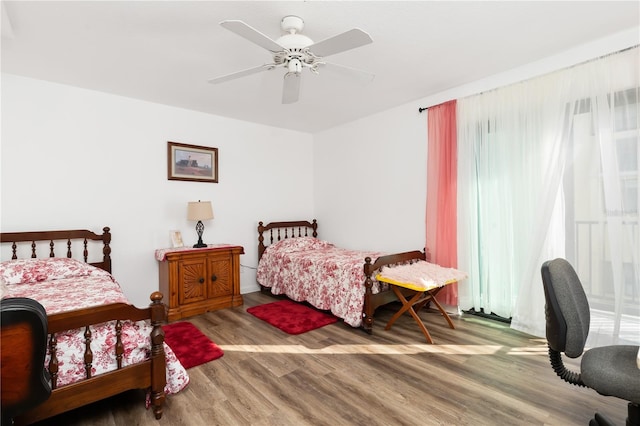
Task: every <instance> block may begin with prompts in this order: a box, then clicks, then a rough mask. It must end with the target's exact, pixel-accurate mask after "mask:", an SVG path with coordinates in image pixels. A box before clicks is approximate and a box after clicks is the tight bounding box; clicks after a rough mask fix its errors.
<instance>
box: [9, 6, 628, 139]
mask: <svg viewBox="0 0 640 426" xmlns="http://www.w3.org/2000/svg"><path fill="white" fill-rule="evenodd" d="M2 13H3V20H2V24H3V26H2V34H3V36H2V45H1V47H2V63H1V64H2V71H3V72H7V73H12V74H18V75H24V76H28V77H33V78H37V79H43V80H49V81H54V82H59V83H63V84H69V85H73V86H78V87H83V88H87V89H93V90H98V91H103V92H107V93H113V94H118V95H122V96H127V97H132V98H137V99H143V100H147V101H151V102H157V103H161V104H166V105H173V106H177V107H182V108H187V109H192V110H197V111H202V112H206V113H211V114H216V115H221V116H225V117H231V118H236V119H240V120H245V121H251V122H256V123H262V124H267V125H271V126H276V127H283V128H289V129H294V130H300V131H305V132H311V133H313V132H317V131H321V130H323V129H326V128H330V127H333V126H336V125H339V124H342V123H345V122H349V121H353V120H356V119H358V118H360V117H363V116H367V115H370V114H373V113H376V112H379V111H382V110H385V109H388V108H391V107H394V106H397V105H401V104H405V103H407V102H411V101H413V100H418V99H421V98H425V97H427V96H429V95H432V94H434V93H437V92H441V91H443V90H446V89H449V88H452V87H456V86H459V85H462V84H465V83H469V82H472V81H475V80H478V79H481V78H484V77H487V76H490V75H492V74H496V73H498V72H502V71H505V70H509V69H512V68H515V67H518V66H521V65H524V64H527V63H529V62H534V61H537V60H540V59H543V58H545V57H549V56H552V55H555V54H557V53H560V52H563V51H565V50H568V49H571V48H573V47H576V46H580V45H582V44H585V43H588V42H590V41H593V40H596V39H599V38H602V37H605V36H608V35H611V34H614V33H617V32H620V31H622V30H625V29H629V28H633V27H638V26H640V2H637V1H623V2H615V1H567V2H558V1H534V2H526V1H499V2H485V1H473V2H464V1H448V2H437V1H409V2H402V1H355V2H349V1H313V0H311V1H289V2H276V1H254V2H246V1H192V2H186V1H136V2H130V1H126V2H125V1H122V2H115V1H99V2H98V1H69V2H57V1H44V2H34V1H16V2H12V1H3V10H2ZM285 15H298V16H300V17H302V18H303V19H304V21H305V29H304V31H303V33H304V34H305V35H307V36H308V37H310V38H311V39H312V40H314V41H320V40H323V39H325V38H327V37H330V36H333V35H336V34H339V33H342V32H344V31H347V30H349V29H351V28H355V27H358V28H361V29H363V30H364V31H366V32H368V33H369V34H370V35H371V37H372V38H373V43H372V44H369V45H366V46H363V47H360V48H357V49H354V50H351V51H348V52H343V53H339V54H336V55H333V56H330V57H329V58H327V61H330V62H333V63H336V64H340V65H345V66H348V67H354V68H358V69H362V70H365V71H368V72H370V73H373V74H375V79H374V80H373V81H371V82H368V83H363V82H362V81H360V80H359V79H357V78H354V77H353V76H351V75H348V74H347V75H343V74H340V73H338V72H335V71H332V70H330V69H329V68H326V69H323V70H321V73H320V74H319V75H315V74H311V73H307V74H305V75H304V76H303V79H302V88H301V93H300V100H299V101H298V102H297V103H294V104H289V105H283V104H282V103H281V99H282V95H281V92H282V80H283V74H284V72H285V71H284V70H282V69H275V70H272V71H267V72H261V73H258V74H254V75H250V76H246V77H243V78H241V79H238V80H234V81H230V82H227V83H223V84H219V85H212V84H209V83H208V82H207V80H208V79H210V78H212V77H217V76H220V75H224V74H228V73H232V72H234V71H239V70H242V69H246V68H250V67H254V66H258V65H261V64H264V63H267V62H270V60H271V56H270V54H269V52H268V51H266V50H264V49H262V48H260V47H259V46H256V45H254V44H252V43H250V42H249V41H247V40H245V39H243V38H241V37H240V36H238V35H236V34H234V33H232V32H230V31H228V30H226V29H224V28H222V27H221V26H220V25H219V22H220V21H223V20H229V19H237V20H242V21H244V22H246V23H247V24H249V25H250V26H252V27H254V28H256V29H258V30H259V31H261V32H262V33H264V34H266V35H267V36H269V37H270V38H273V39H277V38H278V37H279V36H280V35H281V33H280V20H281V19H282V17H283V16H285ZM639 42H640V40H639Z"/></svg>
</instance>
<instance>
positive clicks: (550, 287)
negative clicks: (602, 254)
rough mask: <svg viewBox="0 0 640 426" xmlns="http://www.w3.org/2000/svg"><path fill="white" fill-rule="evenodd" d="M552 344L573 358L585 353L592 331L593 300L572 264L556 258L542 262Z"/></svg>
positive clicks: (548, 339)
mask: <svg viewBox="0 0 640 426" xmlns="http://www.w3.org/2000/svg"><path fill="white" fill-rule="evenodd" d="M541 272H542V284H543V286H544V296H545V300H546V305H545V316H546V325H547V342H548V343H549V347H550V348H551V349H553V350H555V351H558V352H564V353H565V355H567V356H568V357H570V358H577V357H579V356H580V355H582V352H583V351H584V346H585V344H586V341H587V336H588V334H589V322H590V314H589V302H588V301H587V296H586V294H585V292H584V289H583V288H582V283H581V282H580V279H579V278H578V275H577V274H576V271H575V270H574V269H573V267H572V266H571V264H570V263H569V262H567V261H566V260H565V259H554V260H549V261H547V262H545V263H544V264H543V265H542V271H541Z"/></svg>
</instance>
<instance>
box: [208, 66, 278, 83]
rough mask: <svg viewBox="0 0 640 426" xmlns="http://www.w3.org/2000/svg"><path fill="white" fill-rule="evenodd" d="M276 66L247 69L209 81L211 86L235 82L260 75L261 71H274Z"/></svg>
mask: <svg viewBox="0 0 640 426" xmlns="http://www.w3.org/2000/svg"><path fill="white" fill-rule="evenodd" d="M273 68H274V66H273V65H271V64H265V65H260V66H259V67H253V68H247V69H246V70H242V71H237V72H233V73H231V74H226V75H222V76H220V77H216V78H212V79H211V80H209V83H211V84H218V83H224V82H225V81H229V80H233V79H236V78H240V77H244V76H245V75H251V74H255V73H258V72H260V71H267V70H270V69H273Z"/></svg>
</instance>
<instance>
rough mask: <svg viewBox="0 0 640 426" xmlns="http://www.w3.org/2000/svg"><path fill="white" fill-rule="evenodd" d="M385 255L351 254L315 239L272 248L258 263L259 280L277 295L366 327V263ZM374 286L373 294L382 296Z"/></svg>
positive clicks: (305, 239) (365, 252) (268, 249)
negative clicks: (282, 295)
mask: <svg viewBox="0 0 640 426" xmlns="http://www.w3.org/2000/svg"><path fill="white" fill-rule="evenodd" d="M382 255H384V253H382V252H375V251H358V250H347V249H343V248H338V247H335V246H334V245H333V244H330V243H328V242H326V241H322V240H318V239H317V238H311V237H300V238H288V239H285V240H282V241H279V242H278V243H275V244H272V245H270V246H269V247H267V249H266V250H265V252H264V253H263V254H262V258H261V259H260V262H259V263H258V271H257V280H258V282H259V283H260V284H261V285H263V286H265V287H269V288H271V292H272V293H273V294H286V295H287V296H288V297H289V298H290V299H292V300H295V301H298V302H301V301H305V302H308V303H310V304H311V305H313V306H315V307H316V308H318V309H322V310H329V311H331V313H332V314H333V315H335V316H337V317H338V318H342V319H343V320H344V322H345V323H347V324H349V325H351V326H352V327H359V326H360V325H362V309H363V307H364V294H365V286H364V280H365V276H364V269H363V267H364V259H365V257H370V258H371V259H372V261H375V259H376V258H378V257H379V256H382ZM378 285H379V284H378V283H377V282H374V286H373V288H372V291H373V293H378V291H379V287H378Z"/></svg>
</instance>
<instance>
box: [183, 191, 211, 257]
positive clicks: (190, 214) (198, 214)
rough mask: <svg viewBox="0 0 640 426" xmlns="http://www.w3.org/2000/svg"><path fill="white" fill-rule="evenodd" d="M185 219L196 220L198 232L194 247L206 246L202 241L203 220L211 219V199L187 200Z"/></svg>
mask: <svg viewBox="0 0 640 426" xmlns="http://www.w3.org/2000/svg"><path fill="white" fill-rule="evenodd" d="M187 219H188V220H197V221H198V223H196V232H197V234H198V242H197V243H196V244H194V245H193V247H194V248H200V247H206V246H207V245H206V244H205V243H203V242H202V233H203V232H204V224H203V223H202V221H203V220H211V219H213V208H212V207H211V201H200V200H198V201H189V204H188V206H187Z"/></svg>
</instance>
